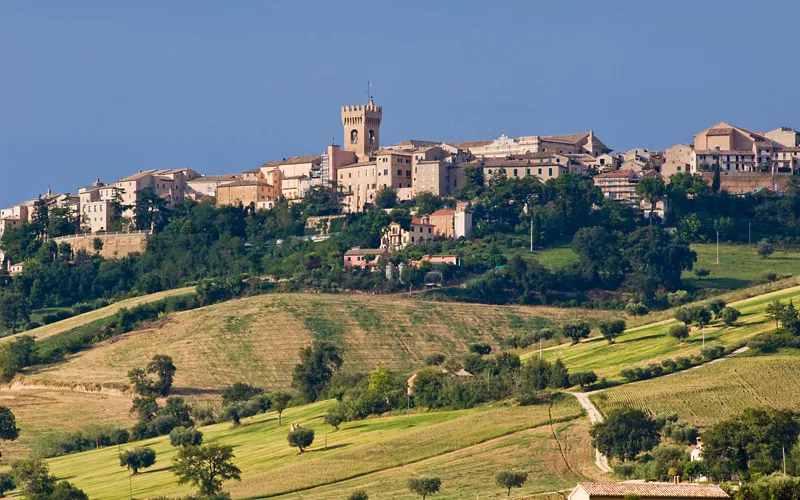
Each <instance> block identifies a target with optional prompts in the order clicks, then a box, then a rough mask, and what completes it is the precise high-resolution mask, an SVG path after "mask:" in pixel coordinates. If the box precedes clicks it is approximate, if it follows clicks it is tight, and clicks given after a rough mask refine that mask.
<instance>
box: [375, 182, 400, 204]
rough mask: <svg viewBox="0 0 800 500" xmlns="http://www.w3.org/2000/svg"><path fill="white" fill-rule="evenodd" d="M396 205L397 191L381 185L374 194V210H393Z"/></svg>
mask: <svg viewBox="0 0 800 500" xmlns="http://www.w3.org/2000/svg"><path fill="white" fill-rule="evenodd" d="M395 205H397V191H395V190H394V189H392V187H391V186H388V185H383V186H381V187H380V188H379V189H378V191H377V192H376V193H375V207H376V208H394V207H395Z"/></svg>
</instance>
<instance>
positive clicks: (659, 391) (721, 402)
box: [593, 351, 800, 427]
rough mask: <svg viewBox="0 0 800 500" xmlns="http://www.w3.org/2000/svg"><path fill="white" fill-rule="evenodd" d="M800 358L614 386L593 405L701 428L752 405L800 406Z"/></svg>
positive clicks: (787, 355)
mask: <svg viewBox="0 0 800 500" xmlns="http://www.w3.org/2000/svg"><path fill="white" fill-rule="evenodd" d="M798 378H800V353H798V352H796V351H787V352H781V353H779V354H773V355H769V356H743V357H738V358H731V359H726V360H723V361H719V362H716V363H712V364H710V365H707V366H704V367H701V368H697V369H694V370H689V371H686V372H682V373H677V374H675V375H669V376H666V377H662V378H659V379H654V380H648V381H644V382H637V383H634V384H627V385H623V386H619V387H614V388H612V389H608V390H606V391H603V392H601V393H599V394H598V395H596V396H594V397H593V400H594V401H595V402H596V404H597V405H598V406H599V407H600V409H601V410H602V411H604V412H606V411H609V410H611V409H613V408H618V407H622V406H626V407H634V408H641V409H646V410H649V411H651V412H653V413H655V414H658V413H671V412H676V413H678V415H680V417H681V418H682V419H685V420H687V421H689V422H691V423H692V424H694V425H697V426H701V427H705V426H709V425H712V424H713V423H715V422H718V421H719V420H722V419H724V418H727V417H729V416H730V415H732V414H734V413H738V412H740V411H742V410H744V409H745V408H748V407H753V406H771V407H774V408H791V409H795V410H796V409H797V408H798V407H800V386H798V384H796V383H795V381H796V380H798Z"/></svg>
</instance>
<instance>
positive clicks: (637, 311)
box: [625, 302, 650, 317]
mask: <svg viewBox="0 0 800 500" xmlns="http://www.w3.org/2000/svg"><path fill="white" fill-rule="evenodd" d="M625 312H626V313H628V314H630V315H631V316H633V317H636V316H644V315H645V314H647V313H648V312H650V309H648V308H647V306H646V305H644V304H642V303H641V302H629V303H628V305H626V306H625Z"/></svg>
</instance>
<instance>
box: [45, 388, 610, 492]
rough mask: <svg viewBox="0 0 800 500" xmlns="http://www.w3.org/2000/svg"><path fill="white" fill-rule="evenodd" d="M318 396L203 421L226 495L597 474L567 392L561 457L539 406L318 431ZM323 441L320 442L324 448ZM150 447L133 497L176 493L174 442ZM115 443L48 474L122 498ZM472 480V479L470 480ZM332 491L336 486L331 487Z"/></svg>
mask: <svg viewBox="0 0 800 500" xmlns="http://www.w3.org/2000/svg"><path fill="white" fill-rule="evenodd" d="M332 404H333V402H331V401H326V402H320V403H315V404H313V405H307V406H302V407H297V408H290V409H289V410H287V411H286V412H285V413H284V425H283V426H282V427H279V426H278V425H277V417H276V415H275V413H272V412H270V413H268V414H266V415H260V416H256V417H253V418H251V419H246V420H244V421H243V425H242V426H241V427H239V428H237V429H232V428H231V425H230V423H223V424H217V425H212V426H208V427H205V428H202V429H201V430H202V431H203V433H204V440H205V441H206V442H224V443H225V444H228V445H231V446H233V447H234V452H235V454H236V458H235V460H234V462H235V463H236V464H237V465H238V466H239V467H240V468H241V469H242V481H241V482H238V483H237V482H229V483H227V484H226V489H227V490H228V491H230V492H231V493H232V495H233V497H234V498H253V497H259V498H260V497H264V496H273V495H280V494H290V493H291V496H292V497H293V498H297V496H296V495H297V493H298V492H301V494H302V497H303V498H320V499H321V498H344V496H345V495H347V494H349V492H350V491H351V490H353V489H355V488H357V487H367V488H368V489H369V493H370V498H395V496H394V493H397V492H400V491H401V490H402V491H403V492H404V496H405V495H407V492H406V490H405V481H406V480H407V479H408V477H410V476H411V475H413V474H420V473H422V474H429V473H441V477H442V480H443V488H442V493H441V494H440V495H438V496H437V498H448V499H450V498H464V496H463V494H464V493H466V492H469V493H470V496H471V495H472V494H475V493H480V496H481V498H499V497H501V496H503V497H504V496H505V494H504V492H502V491H501V490H500V489H499V488H497V487H496V486H495V485H494V484H493V481H492V478H493V475H494V474H495V473H496V472H497V471H498V470H501V469H502V468H504V467H507V466H513V467H526V468H527V467H529V469H526V470H530V471H531V473H532V474H531V478H530V480H529V482H528V484H526V486H525V488H524V489H523V492H524V493H536V492H545V491H552V490H553V489H562V488H566V487H571V486H572V485H573V484H574V483H575V482H576V481H580V480H585V479H586V478H591V477H596V476H597V474H596V473H595V471H594V470H593V469H592V466H591V462H590V459H589V457H590V454H589V443H588V439H587V436H586V431H587V426H586V422H585V419H579V420H576V419H577V418H578V417H579V416H580V415H581V414H582V411H581V408H580V406H579V405H578V404H577V402H576V401H575V400H574V398H571V397H566V396H565V397H561V398H560V399H559V400H558V401H556V403H555V404H554V405H553V407H552V418H553V419H554V420H555V421H563V423H555V424H554V429H556V431H557V434H558V436H559V440H560V441H561V445H562V447H566V456H567V461H568V462H569V464H570V465H569V467H570V468H571V469H572V471H570V469H569V468H567V465H566V463H565V462H564V459H562V458H561V457H560V455H559V454H558V451H557V450H558V444H557V443H556V442H555V441H554V440H553V438H552V435H551V429H550V426H549V425H548V423H549V419H550V417H549V416H548V406H546V405H539V406H527V407H520V406H514V405H508V404H496V405H487V406H482V407H479V408H475V409H472V410H459V411H441V412H424V413H412V414H411V416H410V422H411V426H410V427H409V426H408V422H409V420H408V417H406V415H404V414H401V415H394V416H384V417H379V418H370V419H366V420H362V421H356V422H349V423H345V424H343V425H342V426H341V429H340V430H339V431H336V432H333V431H332V429H330V428H329V430H328V432H327V435H326V432H325V426H324V425H323V424H322V422H321V416H322V415H323V414H324V412H325V411H326V410H327V408H328V407H329V406H330V405H332ZM289 422H293V423H301V424H302V425H303V426H307V427H310V428H312V429H314V430H315V433H316V436H315V441H314V444H313V446H312V447H311V448H310V449H309V452H308V453H306V454H304V455H298V454H297V450H296V449H293V448H290V447H289V446H288V444H287V443H286V433H287V432H288V423H289ZM326 440H327V447H326V446H325V443H326ZM136 444H137V445H142V444H144V445H148V446H152V447H153V449H154V450H155V451H156V453H157V461H156V464H155V465H154V466H153V467H152V468H151V469H149V470H147V471H146V472H145V473H144V474H142V475H140V476H138V477H136V476H135V477H133V478H132V481H131V484H132V493H133V496H134V497H136V498H146V497H149V496H155V495H173V494H185V493H189V492H190V491H191V488H190V487H188V486H178V485H177V481H176V478H175V476H174V475H173V474H172V473H171V472H170V471H169V470H168V467H169V465H170V461H171V459H172V457H173V456H174V454H175V448H172V447H171V446H170V445H169V439H168V438H167V437H161V438H156V439H151V440H148V441H143V442H140V443H136ZM117 454H118V450H117V448H116V447H110V448H105V449H101V450H95V451H90V452H85V453H80V454H76V455H68V456H64V457H60V458H55V459H52V460H50V464H51V469H52V471H53V472H54V473H55V474H56V475H58V476H59V477H69V478H70V481H73V482H74V483H75V484H76V485H78V486H79V487H80V488H82V489H84V490H85V491H86V493H87V494H88V495H89V497H90V498H103V499H110V500H114V499H119V500H123V499H126V498H128V495H129V493H128V479H129V476H128V471H127V470H125V469H123V468H121V467H119V463H118V460H117ZM476 479H480V480H476ZM334 492H335V493H334Z"/></svg>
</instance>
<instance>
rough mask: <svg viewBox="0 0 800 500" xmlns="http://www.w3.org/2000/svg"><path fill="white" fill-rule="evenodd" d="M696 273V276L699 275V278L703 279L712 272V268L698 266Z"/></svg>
mask: <svg viewBox="0 0 800 500" xmlns="http://www.w3.org/2000/svg"><path fill="white" fill-rule="evenodd" d="M694 274H695V276H697V279H703V278H705V277H706V276H708V275H709V274H711V270H710V269H708V268H707V267H698V268H697V269H695V270H694Z"/></svg>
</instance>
